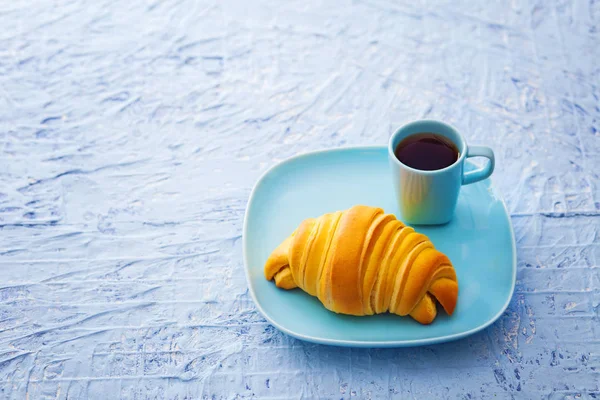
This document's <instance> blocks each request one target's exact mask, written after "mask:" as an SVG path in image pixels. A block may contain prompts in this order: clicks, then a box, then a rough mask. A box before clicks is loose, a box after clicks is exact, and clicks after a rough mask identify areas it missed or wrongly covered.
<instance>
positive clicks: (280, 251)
mask: <svg viewBox="0 0 600 400" xmlns="http://www.w3.org/2000/svg"><path fill="white" fill-rule="evenodd" d="M264 272H265V277H266V278H267V280H275V284H276V285H277V287H279V288H282V289H293V288H296V287H299V288H300V289H302V290H304V291H305V292H306V293H308V294H310V295H312V296H316V297H318V299H319V300H320V301H321V303H323V305H324V306H325V307H326V308H327V309H328V310H331V311H333V312H336V313H341V314H350V315H358V316H363V315H373V314H380V313H385V312H390V313H393V314H397V315H401V316H404V315H410V316H411V317H412V318H414V319H415V320H417V321H418V322H420V323H422V324H429V323H431V322H433V320H434V319H435V317H436V315H437V308H436V301H437V302H439V303H440V304H441V306H442V307H443V308H444V310H445V311H446V313H447V314H449V315H452V313H453V312H454V308H455V306H456V301H457V297H458V282H457V280H456V272H455V270H454V267H453V266H452V263H451V262H450V260H449V259H448V257H446V256H445V255H444V254H442V253H441V252H439V251H438V250H436V249H435V248H434V246H433V244H432V243H431V241H430V240H429V238H428V237H427V236H425V235H423V234H420V233H417V232H415V230H414V229H413V228H411V227H409V226H406V225H404V224H403V223H402V222H400V221H399V220H397V219H396V217H395V216H394V215H392V214H385V213H384V211H383V210H382V209H381V208H376V207H369V206H364V205H357V206H354V207H352V208H350V209H348V210H345V211H337V212H334V213H329V214H324V215H322V216H320V217H318V218H308V219H306V220H304V221H303V222H302V223H301V224H300V226H299V227H298V228H297V229H296V230H295V231H294V232H293V233H292V234H291V235H290V236H289V237H288V238H286V239H285V240H284V241H283V242H282V243H281V244H280V245H279V246H278V247H277V248H276V249H275V250H274V251H273V253H271V255H270V257H269V259H268V260H267V262H266V264H265V269H264Z"/></svg>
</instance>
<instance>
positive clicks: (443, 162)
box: [394, 132, 459, 171]
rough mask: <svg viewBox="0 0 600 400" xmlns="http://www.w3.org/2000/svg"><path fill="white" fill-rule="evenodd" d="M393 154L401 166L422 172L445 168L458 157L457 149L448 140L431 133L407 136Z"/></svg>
mask: <svg viewBox="0 0 600 400" xmlns="http://www.w3.org/2000/svg"><path fill="white" fill-rule="evenodd" d="M394 154H395V155H396V158H397V159H398V160H399V161H400V162H401V163H402V164H404V165H408V166H409V167H411V168H415V169H420V170H423V171H435V170H437V169H442V168H446V167H448V166H450V165H452V164H454V163H455V162H456V160H458V157H459V152H458V148H457V147H456V145H455V144H454V143H453V142H452V141H451V140H450V139H448V138H446V137H445V136H442V135H438V134H435V133H432V132H422V133H415V134H413V135H410V136H407V137H406V138H404V139H402V141H400V143H398V146H396V149H395V150H394Z"/></svg>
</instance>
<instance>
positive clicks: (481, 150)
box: [462, 146, 496, 185]
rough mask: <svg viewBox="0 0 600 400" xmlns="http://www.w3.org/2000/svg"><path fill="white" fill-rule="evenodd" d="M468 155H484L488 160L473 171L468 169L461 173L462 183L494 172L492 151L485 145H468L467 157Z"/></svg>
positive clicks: (482, 177) (480, 178) (467, 182)
mask: <svg viewBox="0 0 600 400" xmlns="http://www.w3.org/2000/svg"><path fill="white" fill-rule="evenodd" d="M469 157H485V158H487V159H488V161H487V162H486V163H485V165H484V166H483V167H482V168H479V169H476V170H475V171H469V172H467V173H465V174H464V175H463V179H462V184H463V185H469V184H471V183H475V182H478V181H480V180H482V179H485V178H487V177H489V176H490V175H491V174H492V172H494V165H495V164H496V162H495V159H494V152H493V151H492V149H490V148H489V147H486V146H469V147H468V149H467V158H469Z"/></svg>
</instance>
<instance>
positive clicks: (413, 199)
mask: <svg viewBox="0 0 600 400" xmlns="http://www.w3.org/2000/svg"><path fill="white" fill-rule="evenodd" d="M417 133H433V134H435V135H440V136H444V137H445V138H447V139H449V140H450V141H451V142H452V143H453V144H454V145H455V146H456V149H457V150H458V159H457V160H456V161H455V162H454V163H453V164H451V165H449V166H447V167H445V168H442V169H437V170H430V171H427V170H421V169H416V168H411V167H409V166H408V165H405V164H404V163H402V162H401V161H400V160H399V159H398V158H397V157H396V154H395V150H396V147H397V146H398V144H400V142H402V140H403V139H405V138H407V137H409V136H411V135H414V134H417ZM469 157H485V158H487V159H488V161H487V162H486V163H485V165H484V166H483V168H480V169H476V170H474V171H469V172H465V170H464V169H465V168H464V167H465V160H466V159H467V158H469ZM388 158H389V162H390V167H391V171H392V179H393V185H394V189H395V192H396V198H397V200H398V205H399V208H400V213H401V218H402V220H403V221H404V222H406V223H409V224H414V225H437V224H445V223H447V222H449V221H450V220H451V219H452V216H453V215H454V210H455V209H456V203H457V201H458V194H459V192H460V188H461V186H462V185H468V184H471V183H475V182H478V181H480V180H482V179H485V178H487V177H489V176H490V175H491V174H492V172H493V171H494V152H493V151H492V149H490V148H489V147H485V146H467V143H466V142H465V139H464V138H463V137H462V135H461V134H460V133H458V131H457V130H456V129H455V128H454V127H452V126H450V125H448V124H446V123H443V122H440V121H433V120H420V121H415V122H411V123H408V124H406V125H404V126H402V127H401V128H400V129H398V130H397V131H396V132H395V133H394V134H393V135H392V137H391V138H390V142H389V145H388Z"/></svg>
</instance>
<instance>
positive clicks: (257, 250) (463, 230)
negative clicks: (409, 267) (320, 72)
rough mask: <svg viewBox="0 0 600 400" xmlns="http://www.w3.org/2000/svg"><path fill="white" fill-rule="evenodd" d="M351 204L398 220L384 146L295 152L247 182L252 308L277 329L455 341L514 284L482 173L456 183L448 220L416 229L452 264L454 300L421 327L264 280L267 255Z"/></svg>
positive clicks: (338, 338)
mask: <svg viewBox="0 0 600 400" xmlns="http://www.w3.org/2000/svg"><path fill="white" fill-rule="evenodd" d="M466 168H467V169H471V168H473V166H472V164H469V165H466ZM355 204H366V205H371V206H377V207H381V208H383V209H384V210H385V211H386V212H389V213H394V214H395V215H396V216H397V217H399V219H402V215H399V213H398V212H399V211H398V207H397V205H396V202H395V199H394V192H393V188H392V183H391V177H390V171H389V169H388V160H387V148H386V147H355V148H342V149H334V150H324V151H318V152H313V153H307V154H302V155H299V156H296V157H293V158H290V159H288V160H286V161H284V162H282V163H280V164H278V165H276V166H274V167H273V168H271V169H270V170H269V171H267V172H266V173H265V174H264V175H263V176H262V177H261V178H260V180H259V181H258V183H257V184H256V186H255V187H254V190H253V191H252V194H251V196H250V200H249V202H248V207H247V209H246V216H245V220H244V238H243V242H244V263H245V268H246V278H247V279H248V286H249V288H250V293H251V295H252V298H253V299H254V301H255V302H256V305H257V307H258V309H259V310H260V311H261V313H262V314H263V315H264V316H265V318H266V319H267V320H268V321H269V322H270V323H272V324H273V325H274V326H275V327H277V328H278V329H279V330H281V331H283V332H285V333H287V334H289V335H291V336H294V337H296V338H298V339H302V340H307V341H310V342H315V343H322V344H330V345H338V346H355V347H400V346H418V345H425V344H433V343H440V342H445V341H449V340H455V339H459V338H462V337H465V336H467V335H470V334H473V333H475V332H478V331H480V330H482V329H484V328H485V327H487V326H489V325H490V324H492V323H493V322H494V321H495V320H496V319H498V317H499V316H500V315H502V313H503V312H504V310H505V309H506V307H507V306H508V303H509V301H510V299H511V297H512V294H513V291H514V288H515V277H516V251H515V239H514V233H513V230H512V225H511V223H510V218H509V216H508V213H507V210H506V207H505V205H504V202H503V201H502V200H501V199H500V198H499V196H498V195H497V194H496V192H495V190H494V189H493V187H492V186H491V183H490V180H489V179H486V180H484V181H481V182H478V183H475V184H472V185H468V186H463V188H462V189H461V193H460V197H459V200H458V205H457V208H456V214H455V216H454V219H453V220H452V221H451V222H450V223H448V224H446V225H443V226H416V227H415V229H416V230H417V231H418V232H422V233H424V234H426V235H428V236H429V238H430V239H431V241H432V242H433V244H434V245H435V246H436V248H437V249H439V250H440V251H442V252H444V253H445V254H446V255H448V257H449V258H450V260H452V262H453V264H454V267H455V269H456V273H457V276H458V282H459V296H458V304H457V307H456V310H455V312H454V315H453V316H451V317H449V316H447V315H446V314H445V313H444V312H443V310H441V309H440V312H439V313H438V316H437V318H436V320H435V321H434V322H433V323H432V324H431V325H428V326H425V325H420V324H419V323H417V322H415V321H413V320H412V318H410V317H399V316H397V315H390V314H383V315H374V316H367V317H354V316H347V315H339V314H335V313H333V312H331V311H328V310H327V309H325V308H324V307H323V306H322V305H321V303H320V302H319V300H317V299H316V298H314V297H311V296H309V295H308V294H306V293H304V292H303V291H302V290H300V289H295V290H290V291H287V290H281V289H278V288H277V287H275V284H274V283H273V282H269V281H267V280H266V279H265V277H264V275H263V266H264V264H265V261H266V260H267V258H268V256H269V254H270V253H271V251H273V249H275V247H276V246H277V245H278V244H279V243H280V242H281V241H283V240H284V239H285V238H286V237H287V236H288V235H289V234H291V233H292V231H293V230H294V229H295V228H296V227H297V226H298V225H299V224H300V222H302V220H304V219H305V218H309V217H317V216H319V215H321V214H324V213H327V212H332V211H335V210H344V209H347V208H349V207H351V206H352V205H355Z"/></svg>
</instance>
